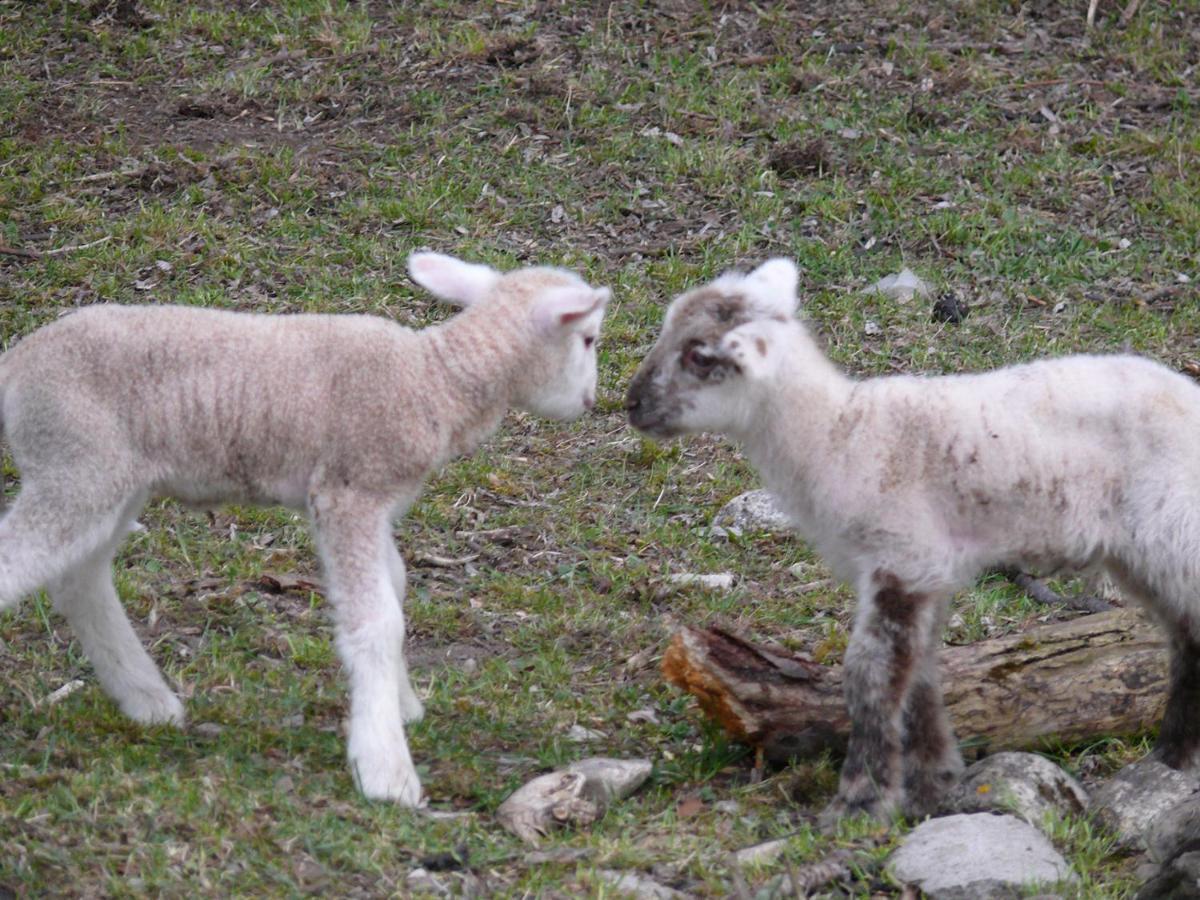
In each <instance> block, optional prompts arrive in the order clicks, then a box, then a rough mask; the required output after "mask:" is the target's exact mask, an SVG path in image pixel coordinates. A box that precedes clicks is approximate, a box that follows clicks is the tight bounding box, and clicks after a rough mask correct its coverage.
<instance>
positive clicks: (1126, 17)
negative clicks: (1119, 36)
mask: <svg viewBox="0 0 1200 900" xmlns="http://www.w3.org/2000/svg"><path fill="white" fill-rule="evenodd" d="M1140 3H1141V0H1129V2H1128V3H1127V4H1125V8H1124V9H1123V10H1121V18H1120V20H1119V24H1120V26H1121V27H1122V28H1124V27H1125V26H1126V25H1128V24H1129V23H1130V22H1131V21H1132V20H1133V17H1134V16H1136V15H1137V11H1138V5H1139V4H1140Z"/></svg>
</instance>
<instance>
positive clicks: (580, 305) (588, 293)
mask: <svg viewBox="0 0 1200 900" xmlns="http://www.w3.org/2000/svg"><path fill="white" fill-rule="evenodd" d="M610 296H612V292H611V291H610V290H609V289H608V288H606V287H605V288H594V287H589V286H588V285H586V284H580V285H570V286H569V287H559V288H551V289H550V290H548V291H544V292H543V293H542V295H541V296H540V297H538V299H537V303H536V304H535V305H534V307H533V324H534V326H535V327H536V328H537V329H538V330H539V331H540V332H542V333H543V334H553V333H554V332H555V331H558V330H559V329H562V328H574V327H576V326H577V325H579V324H580V323H582V322H584V321H585V320H587V319H588V318H590V317H591V316H593V315H595V314H596V313H597V312H599V313H603V312H604V306H605V304H607V303H608V298H609V297H610Z"/></svg>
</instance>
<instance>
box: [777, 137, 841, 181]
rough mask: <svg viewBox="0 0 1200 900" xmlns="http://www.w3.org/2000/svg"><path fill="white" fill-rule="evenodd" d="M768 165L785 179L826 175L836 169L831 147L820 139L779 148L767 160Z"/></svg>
mask: <svg viewBox="0 0 1200 900" xmlns="http://www.w3.org/2000/svg"><path fill="white" fill-rule="evenodd" d="M767 165H768V166H770V167H771V168H772V169H774V170H775V171H776V172H778V173H779V174H780V175H781V176H783V177H785V178H789V177H796V176H799V175H824V174H825V173H826V172H831V171H833V169H834V164H833V158H832V157H831V155H830V152H829V145H828V144H826V143H825V141H823V140H821V139H820V138H814V139H812V140H808V141H789V142H788V143H786V144H781V145H779V146H777V147H776V148H775V149H774V150H772V151H771V155H770V157H768V158H767Z"/></svg>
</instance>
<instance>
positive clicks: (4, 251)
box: [0, 234, 112, 259]
mask: <svg viewBox="0 0 1200 900" xmlns="http://www.w3.org/2000/svg"><path fill="white" fill-rule="evenodd" d="M111 240H112V235H111V234H106V235H105V236H104V237H102V238H100V239H98V240H95V241H89V242H88V243H86V244H71V245H69V246H66V247H55V248H54V249H52V250H29V249H26V248H25V247H8V246H5V245H4V244H0V256H21V257H24V258H25V259H41V258H42V257H43V256H62V255H63V254H64V253H74V252H75V251H76V250H87V249H88V248H90V247H98V246H100V245H101V244H106V243H108V242H109V241H111Z"/></svg>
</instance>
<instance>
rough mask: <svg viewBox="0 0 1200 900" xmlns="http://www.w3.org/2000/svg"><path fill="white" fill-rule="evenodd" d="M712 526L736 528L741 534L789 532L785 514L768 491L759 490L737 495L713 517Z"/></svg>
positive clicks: (789, 524)
mask: <svg viewBox="0 0 1200 900" xmlns="http://www.w3.org/2000/svg"><path fill="white" fill-rule="evenodd" d="M712 524H713V525H720V526H723V527H725V528H729V527H733V528H738V529H741V530H742V531H743V532H754V531H768V532H786V531H790V530H791V523H790V521H789V520H788V517H787V514H786V513H784V512H783V510H782V509H780V507H779V504H778V503H777V502H776V501H775V499H774V497H772V496H771V494H770V492H769V491H765V490H761V489H759V490H755V491H746V493H744V494H738V496H736V497H734V498H733V499H732V500H730V501H729V502H728V503H726V504H725V505H724V506H722V507H721V509H720V511H719V512H717V514H716V515H715V516H713V521H712Z"/></svg>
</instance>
